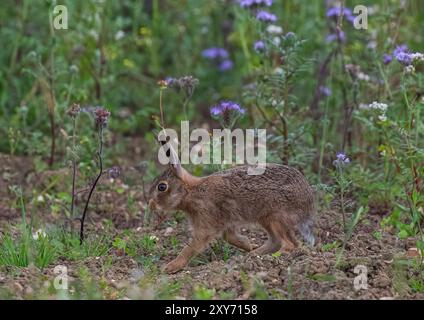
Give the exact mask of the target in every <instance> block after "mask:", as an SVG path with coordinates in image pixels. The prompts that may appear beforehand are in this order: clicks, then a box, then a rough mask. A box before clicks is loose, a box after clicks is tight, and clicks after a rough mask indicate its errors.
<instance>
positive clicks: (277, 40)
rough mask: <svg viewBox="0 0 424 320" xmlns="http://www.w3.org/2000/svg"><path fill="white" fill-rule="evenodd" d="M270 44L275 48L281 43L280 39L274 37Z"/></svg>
mask: <svg viewBox="0 0 424 320" xmlns="http://www.w3.org/2000/svg"><path fill="white" fill-rule="evenodd" d="M272 43H273V44H274V45H276V46H279V45H280V43H281V39H280V37H274V39H272Z"/></svg>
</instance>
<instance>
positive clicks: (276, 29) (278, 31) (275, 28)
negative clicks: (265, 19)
mask: <svg viewBox="0 0 424 320" xmlns="http://www.w3.org/2000/svg"><path fill="white" fill-rule="evenodd" d="M266 31H267V32H268V33H271V34H282V33H283V28H281V27H280V26H276V25H274V24H271V25H269V26H268V27H267V28H266Z"/></svg>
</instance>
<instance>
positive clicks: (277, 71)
mask: <svg viewBox="0 0 424 320" xmlns="http://www.w3.org/2000/svg"><path fill="white" fill-rule="evenodd" d="M283 72H284V70H283V68H280V67H277V68H275V69H274V73H275V74H280V75H281V74H283Z"/></svg>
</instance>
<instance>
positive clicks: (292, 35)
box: [286, 31, 295, 38]
mask: <svg viewBox="0 0 424 320" xmlns="http://www.w3.org/2000/svg"><path fill="white" fill-rule="evenodd" d="M294 36H295V34H294V32H291V31H289V32H287V33H286V38H291V37H294Z"/></svg>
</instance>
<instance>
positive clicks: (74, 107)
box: [66, 103, 81, 118]
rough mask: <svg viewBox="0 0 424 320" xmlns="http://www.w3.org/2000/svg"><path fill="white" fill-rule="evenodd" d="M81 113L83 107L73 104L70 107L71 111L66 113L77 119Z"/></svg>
mask: <svg viewBox="0 0 424 320" xmlns="http://www.w3.org/2000/svg"><path fill="white" fill-rule="evenodd" d="M80 112H81V107H80V105H79V104H78V103H73V104H72V105H71V106H70V107H69V109H68V110H67V111H66V113H67V114H68V116H70V117H72V118H76V117H77V116H78V114H79V113H80Z"/></svg>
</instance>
